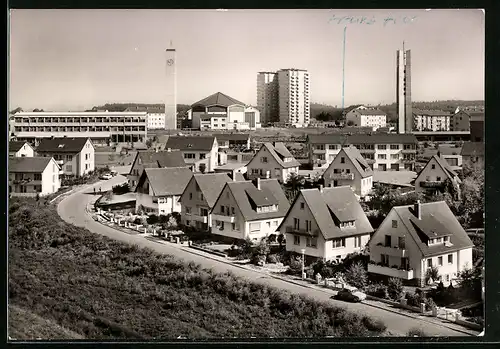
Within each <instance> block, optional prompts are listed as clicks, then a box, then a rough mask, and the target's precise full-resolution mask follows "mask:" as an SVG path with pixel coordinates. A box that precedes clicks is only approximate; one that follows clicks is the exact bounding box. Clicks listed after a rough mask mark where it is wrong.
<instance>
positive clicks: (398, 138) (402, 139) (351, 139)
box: [346, 133, 418, 144]
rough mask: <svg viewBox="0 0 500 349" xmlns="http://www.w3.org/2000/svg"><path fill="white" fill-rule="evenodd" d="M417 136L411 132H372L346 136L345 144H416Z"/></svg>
mask: <svg viewBox="0 0 500 349" xmlns="http://www.w3.org/2000/svg"><path fill="white" fill-rule="evenodd" d="M417 143H418V141H417V137H415V135H412V134H398V133H372V134H355V135H349V136H348V137H347V141H346V144H417Z"/></svg>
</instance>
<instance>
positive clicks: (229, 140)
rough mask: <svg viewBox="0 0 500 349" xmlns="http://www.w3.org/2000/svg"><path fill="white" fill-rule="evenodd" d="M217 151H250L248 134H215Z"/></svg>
mask: <svg viewBox="0 0 500 349" xmlns="http://www.w3.org/2000/svg"><path fill="white" fill-rule="evenodd" d="M213 136H214V137H215V138H217V144H218V145H219V149H221V148H225V149H229V148H241V149H250V134H248V133H216V134H214V135H213Z"/></svg>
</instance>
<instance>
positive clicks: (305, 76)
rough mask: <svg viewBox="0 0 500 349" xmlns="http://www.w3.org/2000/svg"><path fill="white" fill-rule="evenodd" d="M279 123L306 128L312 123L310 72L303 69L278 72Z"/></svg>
mask: <svg viewBox="0 0 500 349" xmlns="http://www.w3.org/2000/svg"><path fill="white" fill-rule="evenodd" d="M278 94H279V122H280V123H284V124H286V125H291V126H297V127H304V126H307V125H309V123H310V121H311V110H310V105H311V103H310V100H309V96H310V85H309V72H308V71H307V70H303V69H281V70H279V71H278Z"/></svg>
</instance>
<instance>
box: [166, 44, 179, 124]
mask: <svg viewBox="0 0 500 349" xmlns="http://www.w3.org/2000/svg"><path fill="white" fill-rule="evenodd" d="M176 58H177V57H176V52H175V48H172V42H170V48H167V50H166V66H167V70H166V72H167V76H166V91H165V94H166V96H165V129H166V130H175V129H177V76H176V70H177V60H176Z"/></svg>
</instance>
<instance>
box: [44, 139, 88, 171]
mask: <svg viewBox="0 0 500 349" xmlns="http://www.w3.org/2000/svg"><path fill="white" fill-rule="evenodd" d="M36 152H37V153H38V155H39V156H44V157H53V158H54V160H56V162H57V164H58V165H59V166H60V167H61V169H62V171H63V174H64V175H66V176H76V177H81V176H85V175H87V174H88V173H90V172H92V171H94V170H95V156H94V154H95V151H94V145H93V144H92V141H91V140H90V138H83V137H78V138H69V137H62V138H43V139H42V140H41V141H40V144H39V145H38V147H37V148H36Z"/></svg>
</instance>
